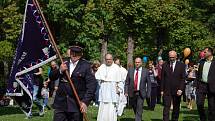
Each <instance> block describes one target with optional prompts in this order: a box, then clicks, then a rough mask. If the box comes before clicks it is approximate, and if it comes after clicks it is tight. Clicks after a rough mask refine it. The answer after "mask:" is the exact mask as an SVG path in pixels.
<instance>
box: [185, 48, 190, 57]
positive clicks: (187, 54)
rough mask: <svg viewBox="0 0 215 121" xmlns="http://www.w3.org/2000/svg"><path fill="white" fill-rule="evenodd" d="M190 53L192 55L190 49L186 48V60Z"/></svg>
mask: <svg viewBox="0 0 215 121" xmlns="http://www.w3.org/2000/svg"><path fill="white" fill-rule="evenodd" d="M190 53H191V50H190V48H185V49H184V58H186V57H187V56H189V55H190Z"/></svg>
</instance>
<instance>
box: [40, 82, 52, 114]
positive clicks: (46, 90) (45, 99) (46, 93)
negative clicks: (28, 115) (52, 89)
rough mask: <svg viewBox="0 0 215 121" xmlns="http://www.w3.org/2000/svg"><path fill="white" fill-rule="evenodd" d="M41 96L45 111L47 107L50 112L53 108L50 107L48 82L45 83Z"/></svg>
mask: <svg viewBox="0 0 215 121" xmlns="http://www.w3.org/2000/svg"><path fill="white" fill-rule="evenodd" d="M41 96H42V98H43V110H44V109H45V107H47V108H48V110H50V109H51V108H50V107H49V106H48V101H49V88H48V83H47V82H43V88H42V90H41Z"/></svg>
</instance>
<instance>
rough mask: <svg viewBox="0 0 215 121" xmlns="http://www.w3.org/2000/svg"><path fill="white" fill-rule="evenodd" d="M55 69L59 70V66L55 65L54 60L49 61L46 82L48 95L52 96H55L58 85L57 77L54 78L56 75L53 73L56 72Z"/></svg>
mask: <svg viewBox="0 0 215 121" xmlns="http://www.w3.org/2000/svg"><path fill="white" fill-rule="evenodd" d="M56 71H59V66H58V65H57V63H56V61H51V65H50V69H49V72H48V79H47V81H46V83H47V84H48V88H49V96H50V97H53V98H54V97H55V93H56V91H57V89H58V85H59V78H56V76H58V75H53V74H54V73H56Z"/></svg>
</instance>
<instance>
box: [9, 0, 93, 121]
mask: <svg viewBox="0 0 215 121" xmlns="http://www.w3.org/2000/svg"><path fill="white" fill-rule="evenodd" d="M52 45H53V47H52ZM53 48H55V51H56V52H55V51H54V49H53ZM56 53H57V55H58V57H59V58H60V60H61V62H62V63H63V59H62V57H61V55H60V52H59V50H58V49H57V46H56V44H55V42H54V37H53V36H52V34H51V31H50V29H49V27H48V24H47V22H46V20H45V17H44V16H43V14H42V12H41V9H40V6H39V3H38V2H37V0H27V4H26V9H25V15H24V21H23V28H22V33H21V37H20V39H19V43H18V45H17V49H16V53H15V56H14V61H13V65H12V68H11V73H10V77H9V80H8V86H7V93H6V94H7V95H9V96H14V99H15V100H16V102H17V104H18V105H19V106H20V107H21V109H22V110H23V112H24V113H25V114H26V115H27V116H29V114H30V113H31V108H32V102H33V101H32V95H33V85H32V70H34V69H36V68H38V67H40V66H42V65H44V64H46V63H48V62H50V61H52V60H54V59H56ZM65 75H66V76H67V79H69V84H70V86H71V88H72V91H73V93H74V95H73V96H74V97H75V99H76V102H77V104H78V105H79V106H80V110H81V111H82V113H83V117H84V119H85V120H86V121H88V119H87V116H86V114H85V113H86V112H85V111H86V110H84V111H83V105H82V104H83V103H82V102H81V101H80V99H79V96H78V94H77V92H76V88H75V86H74V84H73V82H72V80H71V78H70V75H69V72H68V71H67V70H66V71H65ZM17 84H18V85H19V86H14V85H17ZM19 87H21V89H20V88H19ZM17 91H18V92H17ZM89 93H91V92H89ZM88 98H90V97H88Z"/></svg>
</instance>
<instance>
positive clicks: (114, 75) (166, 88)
mask: <svg viewBox="0 0 215 121" xmlns="http://www.w3.org/2000/svg"><path fill="white" fill-rule="evenodd" d="M83 49H84V48H83V47H81V46H79V45H74V46H71V47H70V48H69V50H68V52H67V53H68V58H66V59H65V60H64V61H65V62H64V63H62V64H60V65H59V66H58V64H57V63H56V62H55V61H52V62H51V67H50V70H49V72H48V79H47V80H46V81H45V82H44V83H43V87H42V88H39V80H42V79H41V74H42V69H41V68H38V69H36V70H35V73H34V75H35V81H34V83H33V84H34V95H33V100H34V102H35V104H36V105H37V106H38V107H39V111H40V113H39V114H40V115H44V108H45V107H47V108H48V109H50V107H49V105H48V104H49V103H48V100H49V99H48V98H49V97H52V99H53V100H52V101H51V104H52V107H53V108H54V118H53V120H54V121H65V120H66V121H82V120H83V115H85V113H86V112H87V107H88V105H89V104H90V102H91V101H92V100H93V103H92V104H93V105H94V106H96V107H98V115H97V121H117V117H118V116H121V115H123V110H124V108H125V107H126V106H127V105H130V106H131V107H132V109H133V112H134V119H135V121H141V120H142V114H143V115H144V113H143V105H144V100H146V102H147V105H148V108H149V110H151V111H154V110H155V109H156V108H155V107H156V104H161V105H163V121H169V120H170V119H171V121H178V119H179V114H180V107H181V106H180V105H181V97H183V100H184V101H186V104H187V108H188V109H189V110H192V109H193V105H194V103H195V102H196V105H197V110H198V114H199V118H200V121H207V120H208V121H215V118H214V114H215V77H214V76H215V61H214V58H213V49H212V48H210V47H206V48H205V49H204V50H203V51H204V58H201V59H200V60H199V61H198V62H197V63H194V62H189V60H188V59H184V60H183V61H180V60H179V59H178V57H177V52H176V51H174V50H171V51H169V53H168V55H167V56H168V57H169V60H167V61H166V62H165V61H163V60H162V58H159V59H158V60H156V61H155V62H154V61H148V62H147V64H146V66H143V61H142V59H141V58H140V57H136V58H135V60H134V66H131V67H129V68H128V70H127V69H125V68H124V67H123V66H122V65H121V62H120V59H119V58H114V57H113V55H112V54H110V53H109V54H106V56H105V63H103V64H100V62H99V61H93V62H92V63H90V62H88V61H87V60H85V59H83V58H82V56H83ZM66 71H68V73H69V75H70V78H71V80H72V81H73V84H74V87H75V89H76V92H75V93H77V94H78V96H79V99H77V98H76V96H75V94H74V91H73V90H72V89H71V85H70V80H69V79H68V77H67V76H66ZM38 92H39V93H40V94H41V97H42V99H43V104H40V102H39V101H38V98H37V96H36V95H38V94H39V93H38ZM206 98H207V100H208V114H207V113H206V111H205V108H204V103H205V100H206ZM78 100H79V101H78ZM170 110H172V114H171V117H169V116H170V115H169V114H170ZM206 114H207V115H206Z"/></svg>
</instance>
